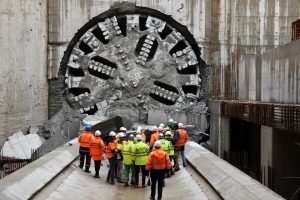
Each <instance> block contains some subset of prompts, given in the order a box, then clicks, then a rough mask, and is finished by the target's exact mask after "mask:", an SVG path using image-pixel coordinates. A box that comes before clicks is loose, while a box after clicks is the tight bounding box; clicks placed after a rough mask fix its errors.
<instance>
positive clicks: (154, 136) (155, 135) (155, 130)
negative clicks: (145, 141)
mask: <svg viewBox="0 0 300 200" xmlns="http://www.w3.org/2000/svg"><path fill="white" fill-rule="evenodd" d="M158 135H159V132H158V128H157V126H153V127H152V132H151V138H150V150H151V149H152V148H153V146H154V143H155V141H156V140H158Z"/></svg>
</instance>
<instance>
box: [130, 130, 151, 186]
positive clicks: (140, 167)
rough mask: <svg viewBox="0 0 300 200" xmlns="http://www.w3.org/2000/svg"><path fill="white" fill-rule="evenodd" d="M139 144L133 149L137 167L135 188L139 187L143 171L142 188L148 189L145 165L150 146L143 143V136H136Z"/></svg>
mask: <svg viewBox="0 0 300 200" xmlns="http://www.w3.org/2000/svg"><path fill="white" fill-rule="evenodd" d="M136 140H137V143H136V144H134V145H133V146H132V147H133V148H132V153H133V161H134V166H135V187H136V188H138V187H139V173H140V171H142V187H146V184H145V182H146V171H145V165H146V161H147V155H148V152H149V146H148V145H147V144H146V143H145V142H144V141H143V137H142V136H141V135H137V136H136Z"/></svg>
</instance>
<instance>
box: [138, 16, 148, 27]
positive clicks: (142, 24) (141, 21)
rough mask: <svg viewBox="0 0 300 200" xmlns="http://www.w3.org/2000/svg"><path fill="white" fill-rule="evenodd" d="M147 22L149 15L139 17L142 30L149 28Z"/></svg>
mask: <svg viewBox="0 0 300 200" xmlns="http://www.w3.org/2000/svg"><path fill="white" fill-rule="evenodd" d="M146 22H147V17H145V16H140V17H139V26H140V31H145V30H147V29H148V28H147V27H146Z"/></svg>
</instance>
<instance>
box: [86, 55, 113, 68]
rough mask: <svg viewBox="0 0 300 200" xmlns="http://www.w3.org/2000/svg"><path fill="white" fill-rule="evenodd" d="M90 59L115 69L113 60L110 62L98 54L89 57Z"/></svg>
mask: <svg viewBox="0 0 300 200" xmlns="http://www.w3.org/2000/svg"><path fill="white" fill-rule="evenodd" d="M91 60H94V61H96V62H99V63H102V64H103V65H107V66H109V67H111V68H114V69H117V65H116V64H115V63H114V62H111V61H110V60H108V59H106V58H103V57H100V56H94V57H92V58H91Z"/></svg>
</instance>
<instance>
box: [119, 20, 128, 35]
mask: <svg viewBox="0 0 300 200" xmlns="http://www.w3.org/2000/svg"><path fill="white" fill-rule="evenodd" d="M117 21H118V25H119V27H120V30H121V32H122V35H123V36H124V37H126V35H127V17H126V16H122V17H117Z"/></svg>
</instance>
